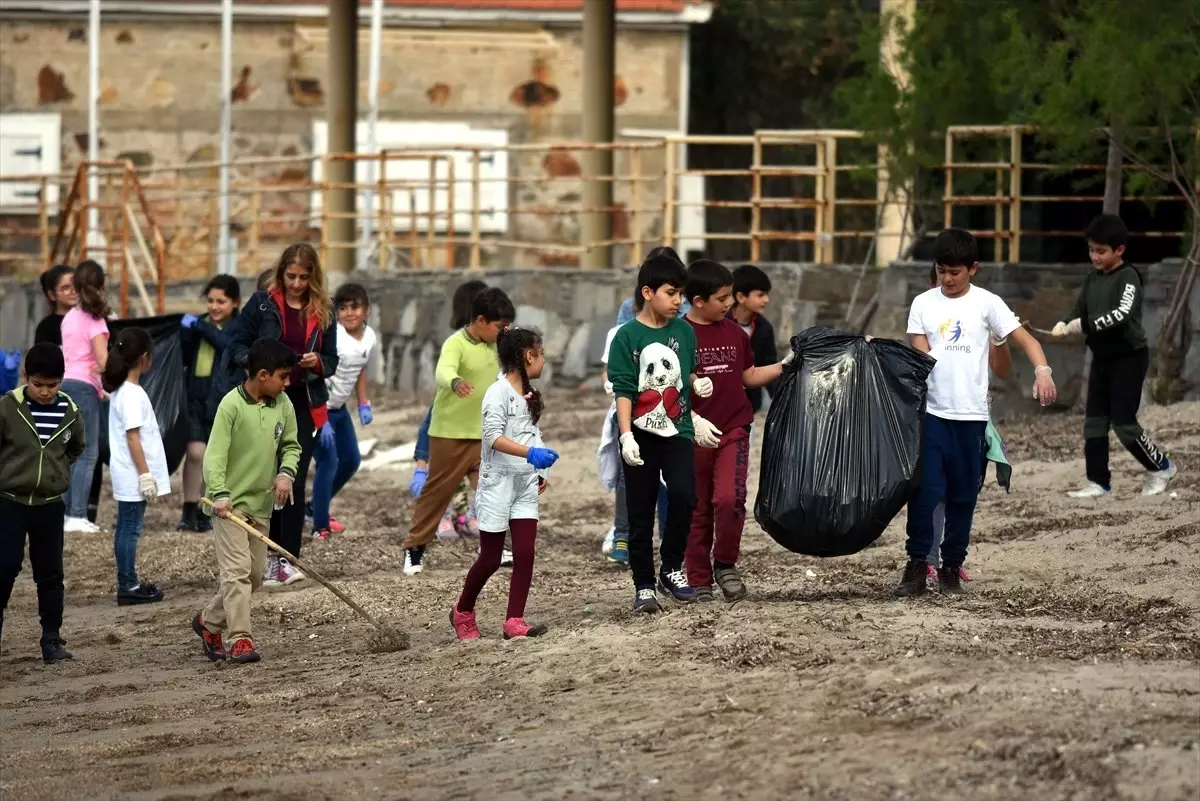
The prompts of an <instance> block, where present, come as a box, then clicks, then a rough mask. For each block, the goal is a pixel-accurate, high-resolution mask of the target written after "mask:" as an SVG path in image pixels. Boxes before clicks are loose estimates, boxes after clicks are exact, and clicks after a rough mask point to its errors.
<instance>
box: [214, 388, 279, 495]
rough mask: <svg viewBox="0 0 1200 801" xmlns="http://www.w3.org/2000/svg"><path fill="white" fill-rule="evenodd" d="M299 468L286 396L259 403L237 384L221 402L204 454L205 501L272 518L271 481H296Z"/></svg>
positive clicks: (272, 485)
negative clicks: (229, 503)
mask: <svg viewBox="0 0 1200 801" xmlns="http://www.w3.org/2000/svg"><path fill="white" fill-rule="evenodd" d="M299 464H300V443H299V441H298V440H297V439H296V410H295V409H294V408H292V402H291V400H289V399H288V396H287V395H286V394H284V393H280V394H279V397H277V398H275V400H273V401H268V402H266V403H259V402H258V401H256V400H255V399H254V398H253V397H252V396H251V395H250V394H249V393H248V392H246V388H245V386H244V385H240V384H239V385H238V386H237V387H236V388H235V389H232V390H230V391H229V392H228V394H226V395H225V397H224V398H222V399H221V405H220V406H218V407H217V416H216V419H215V420H214V421H213V427H212V434H210V435H209V437H208V448H207V449H206V450H205V451H204V483H205V484H206V485H207V486H208V497H209V498H211V499H212V500H214V501H220V500H224V499H226V498H228V499H229V500H231V501H232V502H233V508H234V509H236V510H238V511H239V512H245V513H246V514H250V515H254V516H255V517H270V516H271V511H272V509H273V507H274V505H275V499H274V497H273V496H272V494H271V490H272V489H273V488H274V486H275V477H276V476H278V475H279V474H280V473H286V474H287V475H289V476H291V477H292V478H295V477H296V468H297V467H298V466H299Z"/></svg>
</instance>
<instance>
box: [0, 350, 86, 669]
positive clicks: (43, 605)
mask: <svg viewBox="0 0 1200 801" xmlns="http://www.w3.org/2000/svg"><path fill="white" fill-rule="evenodd" d="M64 372H65V366H64V363H63V354H62V349H61V348H59V347H58V346H57V345H55V344H53V343H50V342H42V343H39V344H37V345H34V346H33V347H32V348H30V349H29V352H28V353H26V354H25V369H24V373H25V384H24V385H22V386H19V387H17V388H16V389H14V390H13V391H12V392H8V393H6V394H5V395H4V396H3V397H0V632H2V631H3V629H4V610H5V608H6V607H7V606H8V599H9V596H11V595H12V589H13V582H15V581H16V579H17V574H18V573H20V572H21V562H22V561H24V559H25V539H26V537H28V539H29V563H30V565H31V566H32V567H33V581H34V583H35V584H37V599H38V615H39V616H40V617H41V622H42V641H41V645H42V661H44V662H45V663H46V664H50V663H52V662H57V661H59V660H61V659H70V658H71V654H70V653H69V652H68V651H67V649H66V648H64V647H63V646H64V645H66V642H65V641H64V640H63V639H62V637H61V636H59V628H60V627H61V626H62V619H63V515H64V512H65V509H64V506H63V499H62V496H63V493H64V492H66V491H67V485H68V484H69V483H70V479H71V465H72V464H73V463H74V462H75V460H76V459H78V458H79V456H80V454H82V453H83V447H84V428H83V417H82V415H80V413H79V409H78V408H76V406H75V403H74V402H73V401H72V400H71V399H70V398H69V397H68V396H67V393H65V392H62V391H60V389H59V388H60V387H61V386H62V380H63V373H64Z"/></svg>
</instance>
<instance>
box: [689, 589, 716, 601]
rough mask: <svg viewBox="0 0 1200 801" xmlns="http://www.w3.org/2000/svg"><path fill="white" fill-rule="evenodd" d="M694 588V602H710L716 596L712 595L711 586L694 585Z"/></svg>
mask: <svg viewBox="0 0 1200 801" xmlns="http://www.w3.org/2000/svg"><path fill="white" fill-rule="evenodd" d="M694 589H695V590H696V603H700V604H711V603H712V602H713V601H715V600H717V596H715V595H713V589H712V587H695V588H694Z"/></svg>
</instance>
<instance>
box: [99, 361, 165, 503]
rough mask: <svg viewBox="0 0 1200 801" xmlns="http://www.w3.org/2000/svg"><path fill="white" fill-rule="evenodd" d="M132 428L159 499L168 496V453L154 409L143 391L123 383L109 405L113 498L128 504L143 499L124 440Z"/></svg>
mask: <svg viewBox="0 0 1200 801" xmlns="http://www.w3.org/2000/svg"><path fill="white" fill-rule="evenodd" d="M135 428H136V429H138V437H139V438H140V439H141V441H142V453H143V454H144V455H145V456H146V467H148V468H149V469H150V475H152V476H154V483H155V484H157V485H158V496H159V497H160V498H161V497H162V496H163V495H170V494H171V473H170V472H169V471H168V470H167V454H166V451H165V450H164V449H163V441H162V432H161V431H160V430H159V428H158V418H157V417H155V416H154V406H153V405H151V403H150V396H149V395H147V394H146V390H144V389H142V388H141V387H140V386H139V385H137V384H130V383H129V382H128V381H126V382H125V383H124V384H122V385H121V386H119V387H117V391H116V392H114V393H113V394H112V398H111V399H110V400H109V402H108V452H109V459H108V467H109V471H110V472H111V474H112V488H113V498H115V499H116V500H118V501H130V502H136V501H141V500H145V499H144V498H143V497H142V492H141V490H140V489H138V469H137V467H136V466H135V465H134V463H133V455H132V454H131V453H130V452H129V440H128V439H126V437H125V433H126V432H127V431H131V430H133V429H135Z"/></svg>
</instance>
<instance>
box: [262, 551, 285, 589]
mask: <svg viewBox="0 0 1200 801" xmlns="http://www.w3.org/2000/svg"><path fill="white" fill-rule="evenodd" d="M262 585H263V586H264V587H282V586H283V581H282V580H281V579H280V577H279V557H278V556H268V557H267V568H266V570H264V571H263V583H262Z"/></svg>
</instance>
